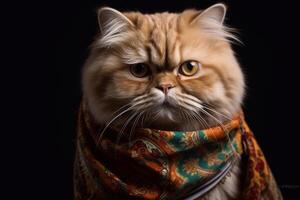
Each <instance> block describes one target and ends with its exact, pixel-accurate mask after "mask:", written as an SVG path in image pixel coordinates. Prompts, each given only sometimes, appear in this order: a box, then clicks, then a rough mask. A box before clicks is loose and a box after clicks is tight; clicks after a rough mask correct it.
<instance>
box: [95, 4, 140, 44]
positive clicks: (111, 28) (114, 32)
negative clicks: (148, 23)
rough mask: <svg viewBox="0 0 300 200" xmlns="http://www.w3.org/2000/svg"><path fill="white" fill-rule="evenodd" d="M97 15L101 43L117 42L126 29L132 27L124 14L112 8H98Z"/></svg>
mask: <svg viewBox="0 0 300 200" xmlns="http://www.w3.org/2000/svg"><path fill="white" fill-rule="evenodd" d="M97 15H98V24H99V28H100V33H101V42H102V45H105V44H106V45H110V44H112V43H115V42H117V41H118V40H120V39H121V38H122V35H123V34H124V35H125V32H126V31H128V30H130V29H132V28H133V27H134V25H133V23H132V22H131V21H130V20H129V19H128V18H127V17H126V16H125V15H123V14H122V13H121V12H119V11H117V10H115V9H113V8H109V7H103V8H100V9H99V10H98V12H97Z"/></svg>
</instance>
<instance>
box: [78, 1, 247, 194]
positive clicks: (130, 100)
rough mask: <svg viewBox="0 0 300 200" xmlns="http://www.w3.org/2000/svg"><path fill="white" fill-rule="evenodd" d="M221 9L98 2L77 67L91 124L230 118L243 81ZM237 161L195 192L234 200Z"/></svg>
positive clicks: (196, 126) (196, 123)
mask: <svg viewBox="0 0 300 200" xmlns="http://www.w3.org/2000/svg"><path fill="white" fill-rule="evenodd" d="M225 15H226V6H225V5H224V4H222V3H218V4H215V5H213V6H211V7H209V8H207V9H205V10H200V11H199V10H193V9H190V10H185V11H183V12H182V13H169V12H164V13H156V14H142V13H140V12H123V13H121V12H119V11H117V10H115V9H112V8H108V7H104V8H101V9H99V11H98V22H99V27H100V35H99V36H98V37H97V38H96V40H95V42H94V43H93V44H92V45H91V53H90V56H89V57H88V59H87V61H86V64H85V66H84V68H83V71H82V74H83V75H82V88H83V102H85V103H86V105H87V107H88V110H89V111H90V113H91V116H92V118H93V119H94V121H95V123H96V124H99V125H101V126H102V127H104V126H105V125H106V127H107V126H110V125H113V126H114V127H119V128H127V127H130V128H133V129H134V128H136V127H146V128H150V129H159V130H181V131H192V130H202V129H206V128H209V127H213V126H217V125H219V124H223V123H224V122H225V121H226V120H228V119H231V118H233V117H234V116H235V115H236V114H237V113H238V112H240V110H241V105H242V103H243V97H244V94H245V80H244V75H243V72H242V70H241V67H240V66H239V63H238V61H237V59H236V57H235V54H234V52H233V50H232V47H231V43H232V42H233V41H238V42H239V40H238V38H237V37H236V36H235V35H234V34H233V33H232V29H230V28H228V27H226V26H225V25H224V19H225ZM116 116H117V117H116ZM103 134H105V133H103ZM241 162H242V161H241V160H240V159H238V160H237V162H236V163H235V164H234V166H233V167H232V169H231V170H230V172H229V174H230V176H229V175H228V176H227V177H226V178H224V180H223V181H222V183H219V184H218V185H217V186H216V187H214V188H213V189H212V190H210V191H209V192H207V193H206V194H205V195H204V196H202V197H201V199H210V200H218V199H222V200H227V199H238V197H239V195H240V192H241V189H240V185H241V177H242V163H241Z"/></svg>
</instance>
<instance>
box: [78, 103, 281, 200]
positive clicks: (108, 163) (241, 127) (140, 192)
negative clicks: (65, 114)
mask: <svg viewBox="0 0 300 200" xmlns="http://www.w3.org/2000/svg"><path fill="white" fill-rule="evenodd" d="M224 126H225V129H227V130H235V135H234V139H235V140H236V141H238V143H237V144H236V145H237V148H236V150H237V152H238V153H239V154H242V155H243V156H244V157H245V158H246V159H245V160H246V162H247V163H246V170H247V171H246V178H245V181H244V183H243V193H242V197H241V198H240V199H245V200H259V199H272V200H273V199H274V200H277V199H282V196H281V193H280V191H279V189H278V187H277V184H276V182H275V179H274V177H273V175H272V173H271V170H270V168H269V166H268V164H267V162H266V159H265V157H264V155H263V153H262V151H261V149H260V147H259V145H258V144H257V142H256V140H255V138H254V135H253V133H252V132H251V130H250V129H249V127H248V125H247V123H246V122H245V120H244V118H243V115H242V114H241V115H240V116H239V117H237V118H234V119H232V120H231V121H230V122H228V123H226V124H225V125H224ZM202 131H203V132H205V135H206V137H207V139H208V140H211V141H218V140H222V139H224V137H225V136H226V134H225V132H224V127H213V128H210V129H206V130H202ZM97 132H98V127H97V126H95V123H94V122H93V119H92V118H91V116H90V114H89V113H88V112H87V111H86V110H85V109H84V106H81V109H80V112H79V119H78V135H77V155H76V160H75V165H74V167H75V168H74V195H75V200H86V199H93V200H102V199H159V198H161V197H162V195H165V196H164V198H162V199H170V198H171V199H174V196H173V197H172V195H171V192H172V190H171V191H169V192H167V193H164V191H168V189H169V188H168V187H167V188H162V187H160V186H159V185H161V184H158V181H159V179H157V177H155V178H154V177H151V175H153V174H155V173H152V172H153V170H154V171H156V173H162V172H163V170H162V165H163V162H161V160H159V156H160V154H159V152H157V159H154V161H153V162H145V163H146V164H145V163H144V165H142V166H143V167H144V168H145V167H146V168H147V169H148V170H149V171H150V172H149V173H148V172H145V171H147V170H144V169H143V170H141V169H139V168H138V166H137V165H131V163H132V162H131V161H132V160H131V158H132V157H135V156H136V157H138V156H139V155H140V154H139V153H137V151H139V150H140V149H139V148H138V149H136V150H137V151H129V152H130V153H131V154H133V153H134V152H135V153H136V155H127V154H128V151H119V152H121V154H118V159H117V160H119V162H114V161H112V157H111V155H112V154H109V152H110V151H111V152H110V153H112V150H114V152H116V151H115V149H111V148H110V147H111V145H112V144H111V143H110V140H104V141H105V142H104V143H102V145H104V147H106V151H104V150H103V146H102V147H100V146H97V145H96V143H95V139H96V138H95V136H96V133H97ZM145 132H147V133H150V134H154V135H155V134H156V136H154V137H152V139H153V138H156V139H158V140H159V139H161V140H163V138H164V137H165V139H166V138H168V137H171V135H172V134H171V133H172V132H168V131H158V130H150V129H141V130H139V134H145ZM157 134H158V135H157ZM190 141H191V142H190V144H189V145H197V144H196V143H193V142H194V141H193V140H190ZM165 146H166V145H165ZM162 147H164V145H162ZM104 149H105V148H104ZM154 150H155V149H154ZM164 150H165V152H169V153H170V155H171V153H174V152H172V151H171V150H170V149H168V148H164ZM122 153H123V154H122ZM170 155H169V157H170V158H169V159H170V162H174V159H175V160H176V159H177V157H176V155H171V156H170ZM124 157H130V159H123V158H124ZM107 158H109V159H111V160H107ZM151 159H153V157H151ZM141 160H143V159H141ZM172 160H173V161H172ZM116 163H118V166H116V165H115V164H116ZM120 163H121V165H120ZM191 164H193V163H189V169H195V170H197V167H198V166H197V165H193V166H190V165H191ZM176 167H177V166H176V165H171V169H170V177H169V181H170V182H171V183H172V185H173V186H174V185H175V186H176V185H177V186H182V185H183V183H184V179H181V178H180V177H178V174H177V173H175V172H176V170H178V169H177V168H176ZM119 168H122V173H120V171H118V169H119ZM126 171H128V172H130V173H126ZM132 172H134V173H132ZM141 173H143V174H142V175H141ZM132 174H136V177H139V178H140V177H144V181H141V179H138V178H137V180H134V177H129V176H132ZM126 175H129V176H127V177H126ZM151 181H152V182H151ZM127 183H130V184H127ZM149 183H150V184H149ZM147 184H148V185H147ZM168 184H170V183H168ZM168 184H167V185H168ZM175 188H177V189H179V190H180V187H175ZM171 189H174V187H171ZM186 192H187V190H184V189H182V190H180V193H186ZM180 193H178V194H180Z"/></svg>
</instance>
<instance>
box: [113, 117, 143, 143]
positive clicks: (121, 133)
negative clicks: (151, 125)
mask: <svg viewBox="0 0 300 200" xmlns="http://www.w3.org/2000/svg"><path fill="white" fill-rule="evenodd" d="M137 114H138V111H135V112H134V113H133V114H132V115H131V116H130V117H128V119H127V120H126V122H125V123H124V125H123V126H122V128H121V130H120V132H119V133H118V137H117V141H116V146H117V145H118V144H119V143H120V140H121V137H122V136H123V134H124V130H125V129H126V127H127V125H128V124H129V123H130V121H131V120H132V119H134V117H136V115H137Z"/></svg>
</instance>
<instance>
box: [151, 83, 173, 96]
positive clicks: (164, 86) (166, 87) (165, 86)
mask: <svg viewBox="0 0 300 200" xmlns="http://www.w3.org/2000/svg"><path fill="white" fill-rule="evenodd" d="M174 87H175V86H174V85H172V84H160V85H158V86H156V88H157V89H159V90H161V91H163V93H164V94H165V95H167V94H168V92H169V90H170V89H172V88H174Z"/></svg>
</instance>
